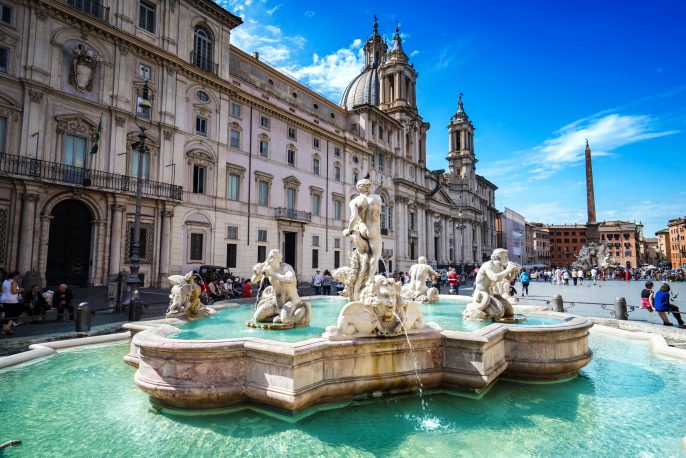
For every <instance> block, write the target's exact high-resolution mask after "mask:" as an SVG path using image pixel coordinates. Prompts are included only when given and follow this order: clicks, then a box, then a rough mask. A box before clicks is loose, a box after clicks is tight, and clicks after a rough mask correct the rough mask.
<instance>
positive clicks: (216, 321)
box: [168, 297, 560, 342]
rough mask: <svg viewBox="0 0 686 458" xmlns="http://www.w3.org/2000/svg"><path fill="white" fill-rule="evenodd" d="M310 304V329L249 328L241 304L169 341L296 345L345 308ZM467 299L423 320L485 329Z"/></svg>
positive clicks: (336, 301)
mask: <svg viewBox="0 0 686 458" xmlns="http://www.w3.org/2000/svg"><path fill="white" fill-rule="evenodd" d="M310 303H311V304H312V322H311V323H310V326H307V327H302V328H295V329H291V330H288V331H270V330H266V329H256V328H249V327H247V326H246V325H245V322H246V321H248V320H249V319H251V318H252V305H250V304H244V305H241V306H239V307H237V308H231V309H225V310H220V311H219V312H217V314H215V315H213V316H211V317H209V318H204V319H201V320H196V321H192V322H190V323H187V324H184V325H182V326H181V329H182V330H181V331H180V332H177V333H174V334H170V335H169V336H168V337H170V338H172V339H194V340H196V339H202V340H214V339H231V338H236V337H259V338H264V339H269V340H278V341H280V342H298V341H301V340H306V339H311V338H315V337H321V335H322V333H323V332H324V330H325V329H326V327H327V326H331V325H334V324H336V319H337V318H338V313H339V312H340V311H341V308H342V307H343V306H344V305H345V303H346V299H344V298H342V297H330V298H327V297H321V298H316V299H312V300H310ZM466 305H467V301H466V300H460V299H453V298H449V297H443V298H441V300H440V301H438V302H436V303H434V304H423V305H422V313H423V315H424V320H425V321H434V322H437V323H438V324H439V325H440V326H441V327H442V328H443V329H447V330H451V331H473V330H475V329H479V328H482V327H484V326H488V325H489V324H491V323H488V322H476V321H464V320H463V319H462V310H464V308H465V306H466ZM559 323H560V320H559V319H557V318H551V317H544V316H535V315H530V316H529V317H528V319H527V321H525V322H523V323H521V324H522V325H528V326H540V325H546V324H559Z"/></svg>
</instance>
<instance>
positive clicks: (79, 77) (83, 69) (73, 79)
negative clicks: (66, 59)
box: [69, 45, 102, 92]
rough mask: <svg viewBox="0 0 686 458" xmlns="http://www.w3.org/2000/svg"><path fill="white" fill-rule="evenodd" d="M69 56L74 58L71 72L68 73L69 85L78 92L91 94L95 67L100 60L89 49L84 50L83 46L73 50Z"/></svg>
mask: <svg viewBox="0 0 686 458" xmlns="http://www.w3.org/2000/svg"><path fill="white" fill-rule="evenodd" d="M71 54H72V56H74V62H73V63H72V71H71V73H69V84H71V85H72V86H74V87H75V88H76V90H77V91H79V92H91V91H92V90H93V77H94V76H95V67H96V65H97V63H98V62H100V61H101V60H102V58H101V57H100V56H98V55H97V54H95V53H94V52H93V51H91V50H90V49H88V50H87V49H85V48H84V47H83V45H79V46H78V47H76V48H74V49H73V50H72V52H71Z"/></svg>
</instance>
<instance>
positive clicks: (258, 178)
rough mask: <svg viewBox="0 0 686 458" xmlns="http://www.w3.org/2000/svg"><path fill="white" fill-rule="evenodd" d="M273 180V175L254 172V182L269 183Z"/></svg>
mask: <svg viewBox="0 0 686 458" xmlns="http://www.w3.org/2000/svg"><path fill="white" fill-rule="evenodd" d="M273 180H274V175H272V174H269V173H264V172H258V171H255V181H266V182H268V183H271V182H272V181H273Z"/></svg>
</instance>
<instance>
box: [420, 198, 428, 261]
mask: <svg viewBox="0 0 686 458" xmlns="http://www.w3.org/2000/svg"><path fill="white" fill-rule="evenodd" d="M425 220H426V218H425V215H424V208H423V207H421V206H419V205H418V206H417V241H418V242H419V243H418V245H419V246H418V247H417V258H419V257H420V256H427V252H426V239H427V237H428V235H427V233H426V222H425Z"/></svg>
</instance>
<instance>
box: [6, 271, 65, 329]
mask: <svg viewBox="0 0 686 458" xmlns="http://www.w3.org/2000/svg"><path fill="white" fill-rule="evenodd" d="M0 277H1V281H2V296H0V317H1V318H2V319H1V321H2V334H3V335H11V334H14V331H12V328H13V327H14V326H17V325H18V324H19V323H20V318H22V317H23V316H26V317H27V318H28V319H30V320H31V321H32V322H33V323H40V322H43V321H44V320H45V315H46V312H47V311H48V310H51V309H55V310H57V318H56V320H57V321H62V320H64V319H65V317H66V318H67V319H69V320H73V319H74V305H73V300H74V294H73V292H72V291H71V288H69V286H67V285H65V284H61V285H59V286H58V287H57V288H56V289H55V290H54V291H53V290H45V291H44V290H43V289H42V288H41V287H40V286H39V285H31V286H30V287H28V288H26V289H25V288H24V287H22V286H20V283H19V282H20V279H21V274H20V273H19V272H18V271H16V270H15V271H12V272H8V273H5V272H4V271H0Z"/></svg>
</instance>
